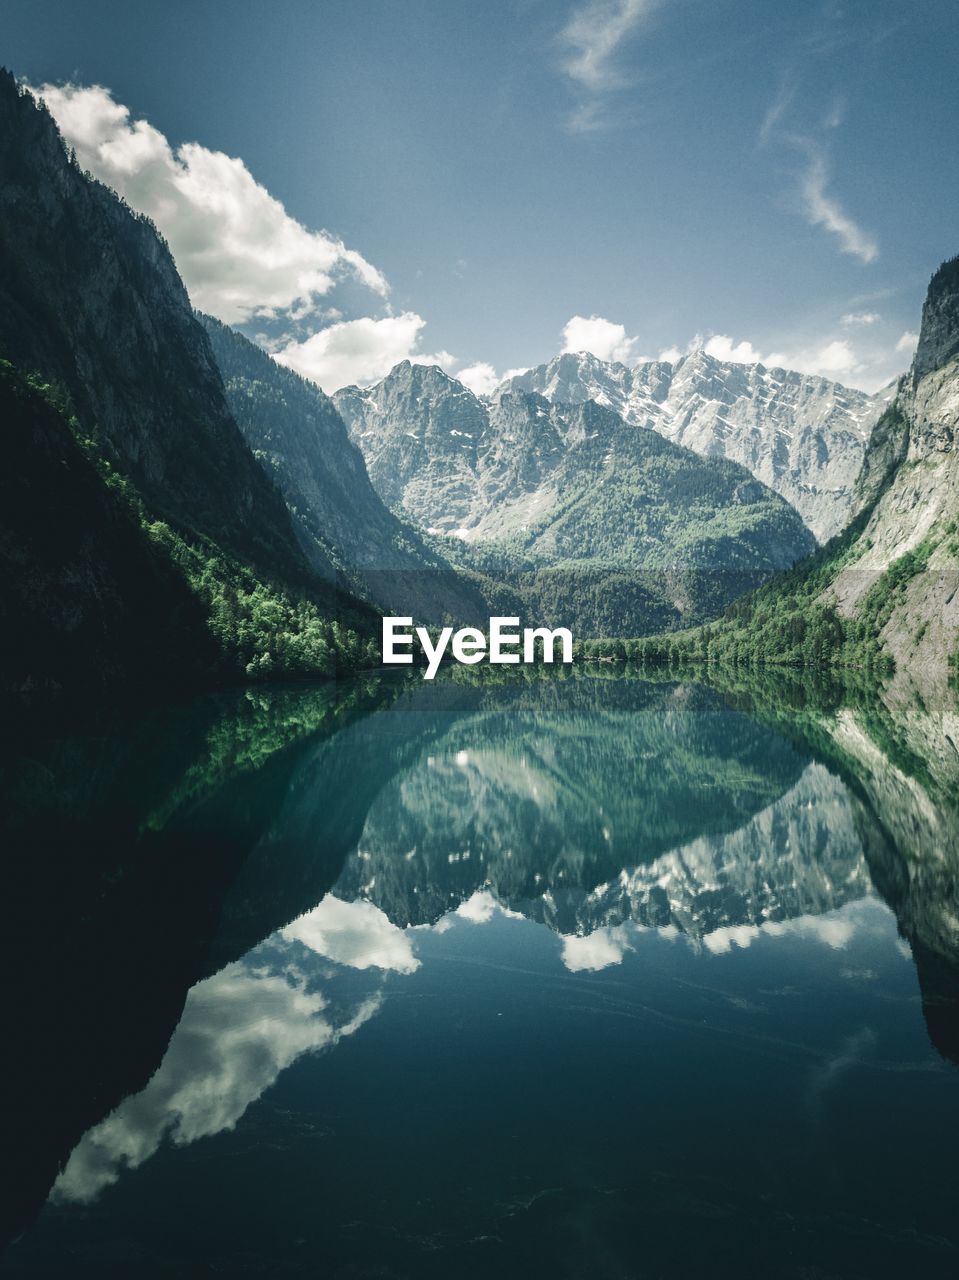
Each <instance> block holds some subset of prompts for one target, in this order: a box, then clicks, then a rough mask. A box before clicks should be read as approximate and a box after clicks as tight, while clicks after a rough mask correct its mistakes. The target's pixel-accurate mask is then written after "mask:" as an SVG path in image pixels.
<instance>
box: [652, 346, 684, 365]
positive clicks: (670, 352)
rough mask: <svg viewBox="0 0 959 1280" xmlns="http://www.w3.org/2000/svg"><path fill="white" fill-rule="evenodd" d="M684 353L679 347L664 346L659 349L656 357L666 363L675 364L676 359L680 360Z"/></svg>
mask: <svg viewBox="0 0 959 1280" xmlns="http://www.w3.org/2000/svg"><path fill="white" fill-rule="evenodd" d="M684 355H686V352H685V351H682V350H680V348H679V347H665V348H664V349H663V350H662V351H660V353H659V356H658V359H660V360H662V361H664V362H665V363H666V364H675V363H676V361H677V360H682V358H683V356H684Z"/></svg>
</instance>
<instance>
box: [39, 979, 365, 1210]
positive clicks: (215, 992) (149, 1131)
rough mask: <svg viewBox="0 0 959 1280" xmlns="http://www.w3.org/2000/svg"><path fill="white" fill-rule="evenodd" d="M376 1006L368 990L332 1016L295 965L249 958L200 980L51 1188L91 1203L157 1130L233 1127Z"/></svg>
mask: <svg viewBox="0 0 959 1280" xmlns="http://www.w3.org/2000/svg"><path fill="white" fill-rule="evenodd" d="M379 1007H380V997H379V996H378V995H377V996H373V997H372V998H369V999H366V1000H364V1001H363V1002H362V1003H361V1004H360V1005H359V1007H358V1008H356V1009H355V1011H353V1013H352V1015H351V1016H350V1017H349V1018H348V1019H347V1020H346V1021H344V1022H342V1023H341V1024H340V1025H336V1024H335V1022H334V1019H333V1017H332V1015H331V1014H330V1012H329V1011H328V1008H327V1002H326V1000H325V999H324V997H323V996H322V995H321V994H320V993H319V992H317V991H311V990H308V989H307V986H306V979H305V977H304V975H303V974H302V973H300V972H299V971H298V970H296V969H295V968H293V967H291V968H289V969H287V970H286V971H284V972H282V973H275V972H268V971H266V970H265V969H260V968H255V967H253V965H252V964H251V963H250V961H249V958H247V959H244V960H241V961H239V962H237V963H235V964H231V965H229V966H228V967H227V968H225V969H223V970H222V971H221V972H220V973H218V974H216V975H215V976H214V977H212V978H208V979H206V980H205V981H204V982H200V983H198V984H197V985H196V986H195V987H194V988H193V989H192V990H191V991H190V993H189V995H188V996H187V1001H186V1006H185V1008H184V1010H183V1016H182V1018H181V1019H180V1023H179V1025H178V1026H177V1029H176V1031H175V1032H174V1034H173V1038H172V1040H171V1041H170V1045H169V1047H168V1049H167V1052H166V1054H165V1056H164V1058H163V1061H162V1063H161V1064H160V1067H159V1069H158V1071H157V1072H156V1074H155V1075H154V1076H153V1078H152V1079H151V1080H150V1082H149V1084H148V1085H147V1086H146V1088H145V1089H143V1090H142V1091H141V1092H140V1093H137V1094H133V1095H132V1096H131V1097H129V1098H127V1099H126V1100H125V1101H124V1102H122V1103H121V1104H120V1106H119V1107H117V1109H116V1110H115V1111H114V1112H113V1113H112V1114H111V1115H109V1116H108V1117H107V1119H106V1120H104V1121H103V1122H102V1123H101V1124H98V1125H96V1126H95V1128H93V1129H91V1130H89V1132H88V1133H86V1134H85V1135H84V1137H83V1138H82V1139H81V1140H80V1142H79V1144H78V1145H77V1147H76V1148H75V1149H74V1151H73V1154H72V1155H71V1156H70V1159H69V1161H68V1162H67V1166H66V1168H65V1169H64V1171H63V1173H62V1174H61V1175H60V1177H59V1178H58V1179H57V1181H56V1183H55V1184H54V1188H53V1192H52V1196H51V1198H52V1199H53V1200H54V1201H73V1202H77V1203H81V1204H89V1203H90V1202H91V1201H93V1200H95V1199H96V1197H97V1196H98V1195H99V1194H100V1192H101V1191H102V1190H103V1189H104V1188H105V1187H107V1186H109V1185H111V1184H112V1183H114V1182H116V1181H117V1179H118V1177H119V1176H120V1174H121V1173H122V1172H123V1170H124V1169H135V1168H137V1167H138V1166H139V1165H141V1164H143V1162H144V1161H145V1160H147V1159H149V1157H150V1156H152V1155H153V1154H154V1153H155V1152H156V1151H157V1150H158V1148H159V1147H160V1145H161V1143H162V1142H163V1140H164V1139H165V1138H169V1139H170V1141H172V1142H173V1143H174V1144H175V1145H176V1146H186V1145H187V1144H188V1143H191V1142H195V1141H196V1140H197V1139H198V1138H205V1137H209V1136H210V1135H212V1134H215V1133H221V1132H222V1131H223V1130H226V1129H232V1128H233V1127H234V1125H235V1124H236V1123H237V1121H238V1120H239V1119H240V1117H241V1116H242V1115H243V1113H244V1112H245V1111H246V1109H247V1107H249V1106H250V1104H251V1103H252V1102H255V1101H256V1099H257V1098H259V1097H260V1096H261V1094H263V1093H264V1092H265V1091H266V1090H267V1089H268V1088H269V1087H270V1085H272V1084H273V1083H274V1081H275V1080H276V1078H277V1077H278V1076H279V1074H280V1072H281V1071H283V1070H284V1069H285V1068H286V1067H288V1066H290V1064H291V1063H293V1062H294V1061H295V1060H296V1059H297V1058H298V1057H300V1055H301V1054H303V1053H307V1052H310V1051H316V1050H318V1049H323V1048H329V1047H331V1046H332V1045H334V1044H336V1043H337V1042H338V1041H339V1040H341V1039H342V1038H343V1037H344V1036H349V1035H352V1034H353V1032H354V1031H356V1030H357V1029H358V1028H359V1027H361V1026H362V1025H363V1023H364V1022H366V1021H367V1020H368V1019H369V1018H371V1017H372V1016H373V1014H374V1013H376V1011H377V1009H378V1008H379Z"/></svg>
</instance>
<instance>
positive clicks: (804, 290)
mask: <svg viewBox="0 0 959 1280" xmlns="http://www.w3.org/2000/svg"><path fill="white" fill-rule="evenodd" d="M3 35H4V40H3V47H4V52H3V58H4V61H5V62H6V64H7V65H8V66H9V67H10V68H11V70H13V71H14V72H15V73H16V74H17V75H18V76H20V77H21V78H23V79H25V80H27V81H28V82H29V83H30V84H31V85H33V86H35V87H39V86H42V85H55V86H61V87H62V86H64V85H67V86H73V87H72V88H68V89H67V90H66V91H63V90H62V88H61V90H60V92H59V93H57V94H51V92H50V91H49V90H48V91H47V96H48V101H49V102H50V105H51V107H52V108H53V109H54V111H55V114H56V115H57V116H58V119H59V120H60V123H61V127H62V128H63V130H64V133H65V134H66V136H67V137H68V138H69V140H70V141H72V142H73V143H74V144H75V145H76V146H77V150H78V154H79V155H80V158H81V160H82V161H83V163H84V164H85V165H86V166H87V167H89V168H91V169H93V170H94V171H95V172H98V173H99V174H100V175H101V176H103V177H104V178H105V180H107V181H109V182H111V184H112V185H116V186H118V187H119V188H120V189H121V190H123V191H124V194H125V195H126V196H127V198H128V199H129V200H130V203H131V204H134V205H135V206H137V207H141V208H144V209H145V211H146V212H148V213H150V214H151V215H152V216H153V217H154V219H155V220H156V221H157V223H158V225H159V226H160V228H161V230H162V231H164V233H165V234H166V236H167V238H168V240H169V241H170V244H171V246H172V248H173V250H174V253H175V255H176V257H177V260H178V263H179V265H180V268H181V271H182V273H183V275H184V278H185V279H186V282H187V285H188V287H189V288H190V291H191V295H192V296H193V298H194V301H195V302H196V303H197V305H200V306H203V307H205V308H206V309H208V310H212V311H214V312H216V313H217V314H220V315H222V316H223V317H224V318H226V319H228V320H230V321H232V322H234V323H238V324H240V325H241V326H242V327H243V328H244V330H245V331H246V332H248V333H250V334H252V335H258V336H259V337H260V338H261V340H262V341H264V343H266V344H268V345H269V346H270V347H271V348H272V349H273V350H274V351H275V352H276V353H277V354H278V355H279V357H280V358H281V359H284V360H285V361H286V362H287V363H290V364H292V365H293V366H294V367H297V368H300V369H301V371H303V372H305V373H307V374H311V375H312V376H314V377H316V378H317V380H318V381H320V382H321V384H322V385H323V386H325V387H326V389H327V390H332V389H334V388H335V387H336V386H337V385H341V383H342V382H346V381H352V380H354V379H355V380H368V379H370V378H372V377H375V376H378V374H380V373H382V372H384V371H385V369H386V368H387V367H388V366H389V364H391V363H393V362H394V361H395V360H396V359H400V358H402V357H404V356H407V355H409V356H411V357H412V358H414V359H415V358H416V357H417V355H420V356H422V357H431V358H437V359H439V360H440V361H441V362H442V363H444V364H445V365H446V366H447V367H448V368H450V369H451V371H453V372H454V373H456V372H462V371H463V370H464V369H466V370H468V373H467V377H468V379H469V380H470V381H471V382H472V383H473V384H474V385H476V386H478V387H485V386H487V385H489V383H490V381H491V380H492V379H493V378H494V376H498V375H500V374H502V373H503V372H504V371H506V370H509V369H514V368H521V367H525V366H529V365H532V364H536V363H539V362H540V361H542V360H545V359H548V358H549V357H550V356H552V355H554V354H555V353H556V352H557V351H559V350H561V349H563V347H564V346H571V347H580V346H588V347H589V348H590V349H593V350H595V351H596V354H598V355H601V356H606V357H613V356H615V357H618V358H624V359H626V360H627V361H631V360H636V359H638V358H640V357H655V356H659V355H660V354H661V353H662V352H664V351H672V352H674V353H675V352H679V351H683V350H685V349H686V348H687V347H688V346H689V345H690V344H691V343H695V342H700V343H710V344H711V349H712V350H714V351H716V352H717V353H718V354H731V355H733V356H734V357H738V358H751V357H762V358H767V359H769V358H776V359H778V360H780V361H781V362H784V363H788V364H792V365H794V366H796V367H802V368H807V369H809V370H813V371H820V372H823V373H825V374H827V375H828V376H835V377H837V378H838V379H839V380H841V381H846V382H849V383H852V384H855V385H861V386H866V387H868V388H872V387H876V386H879V385H881V383H883V382H884V381H886V380H887V379H888V378H889V377H890V376H892V375H893V374H894V373H895V372H897V371H898V370H900V369H902V368H904V367H905V366H906V365H907V364H908V361H909V357H910V354H911V352H910V350H909V345H910V341H911V339H910V338H909V337H908V335H909V334H911V333H914V332H915V330H916V329H917V327H918V320H919V311H920V307H921V303H922V298H923V294H924V290H925V285H926V282H927V280H928V277H929V275H930V274H931V272H932V271H933V269H934V268H935V267H936V266H937V265H938V263H939V262H940V261H941V260H942V259H943V258H945V257H950V256H952V255H954V254H955V253H957V252H959V148H957V145H956V126H957V121H959V76H957V74H956V67H957V60H959V57H957V56H959V5H957V4H956V3H954V0H921V2H920V3H917V2H916V0H860V2H858V3H857V2H852V0H844V2H840V0H825V2H824V0H808V2H807V0H790V2H789V3H779V2H778V0H748V2H746V0H569V2H560V0H500V2H497V0H484V3H482V4H478V3H475V2H472V3H471V2H466V0H411V2H410V3H399V2H397V0H393V2H389V3H388V2H386V0H344V2H342V3H340V2H339V0H335V2H330V3H304V2H299V0H273V3H271V4H263V3H259V2H258V3H245V2H244V0H232V2H230V3H225V2H223V3H219V2H215V0H193V2H192V3H180V2H179V0H173V2H171V0H166V2H165V3H163V4H150V5H147V4H143V3H130V0H126V2H125V3H122V4H121V3H114V2H113V0H109V2H107V0H101V2H97V3H94V2H90V0H84V2H82V3H81V2H77V0H70V2H66V3H64V2H59V3H57V2H54V0H5V6H4V24H3ZM94 86H100V87H101V88H100V90H99V91H96V90H95V89H94ZM121 108H125V109H126V112H128V114H125V113H124V111H123V110H121ZM138 122H139V123H138ZM184 144H187V145H186V146H185V145H184ZM190 144H194V145H190ZM228 157H229V158H230V159H227V158H228ZM240 162H242V163H240ZM267 192H268V193H269V196H267ZM576 318H578V319H576ZM571 321H572V322H573V323H572V325H571V324H570V322H571ZM494 371H495V372H494Z"/></svg>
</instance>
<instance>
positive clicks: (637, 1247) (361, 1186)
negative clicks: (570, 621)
mask: <svg viewBox="0 0 959 1280" xmlns="http://www.w3.org/2000/svg"><path fill="white" fill-rule="evenodd" d="M781 727H782V726H780V728H781ZM805 741H806V740H804V739H803V738H802V737H801V736H797V735H795V734H792V733H790V734H789V737H788V740H787V737H784V736H783V734H782V732H780V730H778V729H774V728H771V727H769V726H768V724H766V723H763V722H762V721H761V720H759V719H753V718H750V717H748V716H747V715H745V714H744V713H742V712H740V711H737V710H735V709H733V708H732V707H731V706H730V705H729V704H728V703H727V702H725V701H724V700H723V699H722V698H720V697H719V696H718V695H716V694H713V693H711V692H709V691H706V690H703V689H698V688H695V687H690V686H681V685H676V684H649V683H645V682H642V681H638V680H629V679H599V678H591V677H588V676H587V677H582V678H577V679H569V680H563V681H559V680H542V681H537V682H532V683H523V682H517V683H512V684H504V685H500V686H479V687H464V686H458V685H456V684H454V683H451V682H443V683H437V684H436V685H433V686H428V685H421V684H417V685H415V686H407V687H403V688H401V687H399V686H397V685H395V684H393V685H384V686H381V687H373V686H372V685H366V686H362V685H355V686H349V687H347V688H346V689H342V688H341V689H340V690H331V689H320V690H315V689H314V690H275V691H258V692H256V693H252V694H242V695H237V696H235V697H230V698H211V699H206V700H201V701H200V702H198V703H196V704H194V705H193V706H191V707H188V708H182V709H178V710H174V711H170V712H169V713H165V714H163V715H162V716H161V715H159V714H154V715H152V716H151V717H150V718H149V719H148V720H144V721H142V722H139V723H137V724H135V725H132V726H130V725H128V726H126V727H125V728H123V729H122V730H120V731H111V732H109V733H107V732H105V731H102V730H101V731H98V732H97V733H95V734H89V733H88V734H87V735H85V736H83V737H79V738H77V737H74V738H71V739H65V740H60V739H54V738H49V737H47V738H44V739H43V740H42V741H40V740H37V741H32V742H28V743H26V744H22V745H21V748H20V749H19V750H18V752H17V756H16V758H15V759H14V761H13V762H12V763H10V764H9V765H8V768H7V770H6V783H7V789H8V798H7V800H6V802H5V814H6V826H7V834H6V836H5V837H4V839H5V844H6V848H7V853H6V854H5V858H4V865H5V868H6V869H5V873H4V874H5V881H6V894H5V898H4V905H3V907H2V917H0V924H2V926H3V942H2V959H3V967H2V972H3V975H4V977H3V983H4V997H3V999H4V1011H5V1019H4V1020H5V1023H6V1026H7V1032H8V1034H7V1036H6V1037H5V1040H6V1046H5V1050H4V1057H5V1063H4V1066H3V1079H2V1081H0V1085H2V1088H0V1111H2V1117H3V1122H4V1132H5V1134H6V1135H7V1138H6V1140H5V1141H4V1143H3V1150H2V1161H3V1176H4V1196H3V1204H4V1209H3V1226H4V1237H3V1239H4V1240H5V1241H6V1240H10V1241H11V1243H9V1244H8V1245H7V1248H6V1251H5V1253H4V1254H3V1261H2V1263H0V1270H2V1269H3V1268H4V1267H5V1268H6V1271H5V1274H10V1275H14V1276H56V1277H60V1276H71V1277H72V1276H91V1277H92V1276H97V1277H100V1276H106V1277H114V1276H116V1277H121V1276H122V1277H137V1276H154V1275H155V1276H193V1275H223V1276H233V1275H237V1276H246V1275H250V1276H268V1277H273V1276H277V1277H282V1276H324V1277H327V1276H329V1277H416V1278H418V1277H434V1276H435V1277H460V1276H464V1277H472V1276H483V1277H485V1276H506V1277H512V1276H517V1277H519V1276H523V1277H538V1276H544V1277H599V1278H605V1277H610V1278H614V1277H615V1278H617V1280H618V1278H620V1277H623V1278H625V1277H687V1276H689V1277H699V1276H707V1275H708V1276H711V1277H725V1276H730V1277H733V1276H735V1277H739V1278H741V1277H751V1276H762V1277H767V1276H768V1277H795V1278H800V1277H801V1278H803V1280H810V1278H813V1277H823V1278H825V1277H863V1278H869V1280H872V1278H873V1277H880V1276H903V1275H908V1276H912V1275H923V1276H952V1275H955V1274H959V1216H957V1214H956V1192H957V1189H959V1179H957V1174H956V1150H957V1141H959V1072H957V1068H956V1065H955V1060H954V1058H955V1057H959V1054H957V1053H956V1045H957V1043H959V1036H957V1034H956V1028H957V1027H959V1015H957V1012H956V1006H955V1001H956V996H957V990H959V983H957V975H959V945H957V946H956V947H955V949H954V950H952V949H951V941H950V940H953V941H954V940H955V938H956V919H957V916H956V904H955V876H954V874H953V871H952V867H953V863H952V861H951V859H952V858H953V857H954V856H955V855H956V853H957V851H956V850H955V849H953V848H947V847H942V848H940V849H938V850H933V853H932V854H930V850H929V846H928V842H926V843H923V842H922V840H921V839H919V837H918V836H917V837H916V841H915V843H914V844H913V845H911V846H910V845H909V838H907V837H904V836H903V834H902V833H903V831H906V832H910V831H911V832H916V831H918V830H919V828H920V827H921V826H922V823H923V822H926V823H927V824H928V821H929V815H928V813H925V811H923V812H922V813H920V812H919V810H921V809H922V805H923V803H925V800H924V798H923V797H922V795H921V794H920V793H918V792H917V793H916V794H917V795H918V796H919V798H918V799H917V801H916V803H917V806H918V807H917V815H916V816H915V818H914V819H913V818H912V817H911V816H910V815H909V814H908V813H907V814H905V817H904V814H903V804H904V803H906V802H904V801H903V799H902V795H903V794H904V792H903V791H902V789H901V788H900V790H899V791H898V792H895V794H896V795H897V796H898V799H897V800H896V802H895V805H896V812H895V813H890V812H887V811H884V809H883V799H882V798H883V796H884V795H886V794H888V791H887V790H884V787H883V785H881V784H882V778H881V777H879V775H878V774H877V773H876V770H881V768H882V767H888V768H889V769H890V770H893V766H892V765H888V766H883V765H882V763H881V761H880V763H879V764H874V767H873V773H872V774H871V775H870V778H869V779H865V778H860V777H858V776H857V775H856V772H855V769H854V768H852V766H851V765H850V763H849V760H848V759H846V758H843V759H840V758H839V757H838V756H837V757H836V758H831V757H830V756H829V755H828V754H824V753H823V750H822V749H821V746H820V747H818V748H817V749H816V750H815V751H814V750H813V749H812V747H809V746H806V745H804V742H805ZM890 776H892V775H890ZM877 777H879V782H878V783H877ZM893 790H894V791H895V789H893ZM906 791H907V792H908V793H909V794H912V792H909V791H908V788H906ZM937 829H938V830H940V831H944V830H948V829H950V828H949V827H948V823H946V824H944V825H941V826H940V827H939V828H937ZM930 858H932V860H933V861H935V859H936V858H938V862H936V865H935V867H933V868H931V869H929V868H927V867H926V862H928V861H929V860H930ZM924 859H925V860H926V862H924V861H923V860H924ZM927 871H928V874H927Z"/></svg>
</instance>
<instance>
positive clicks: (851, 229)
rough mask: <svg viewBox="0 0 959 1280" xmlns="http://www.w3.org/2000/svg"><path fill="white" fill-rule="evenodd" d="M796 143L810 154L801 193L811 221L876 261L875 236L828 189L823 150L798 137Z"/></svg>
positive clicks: (855, 254) (844, 247)
mask: <svg viewBox="0 0 959 1280" xmlns="http://www.w3.org/2000/svg"><path fill="white" fill-rule="evenodd" d="M796 145H797V146H799V147H800V149H801V150H803V151H804V152H805V153H806V158H807V164H806V168H805V170H804V171H803V172H802V174H800V178H799V194H800V197H801V200H802V205H803V210H804V212H805V214H806V218H807V219H808V221H809V223H810V225H811V226H814V227H824V228H825V229H826V231H828V232H829V233H830V234H831V235H834V236H835V237H836V238H837V239H838V241H839V247H840V249H841V250H842V252H843V253H848V254H851V255H852V256H853V257H855V258H859V259H860V260H861V261H862V262H875V260H876V259H877V258H878V257H879V245H878V244H877V243H876V240H875V238H874V237H873V236H872V235H870V233H869V232H868V231H864V230H863V229H862V227H860V226H859V225H858V224H857V223H856V222H854V221H853V219H852V218H851V217H850V216H849V214H848V213H846V211H845V210H844V209H843V208H842V206H841V205H840V203H839V201H838V200H837V199H836V198H835V196H832V195H830V194H829V193H828V191H827V190H826V188H827V185H828V182H829V171H828V167H827V165H826V160H825V157H824V155H823V154H822V152H821V151H820V150H819V149H818V147H816V146H815V145H814V144H813V143H811V142H810V141H808V140H801V141H800V140H797V141H796Z"/></svg>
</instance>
